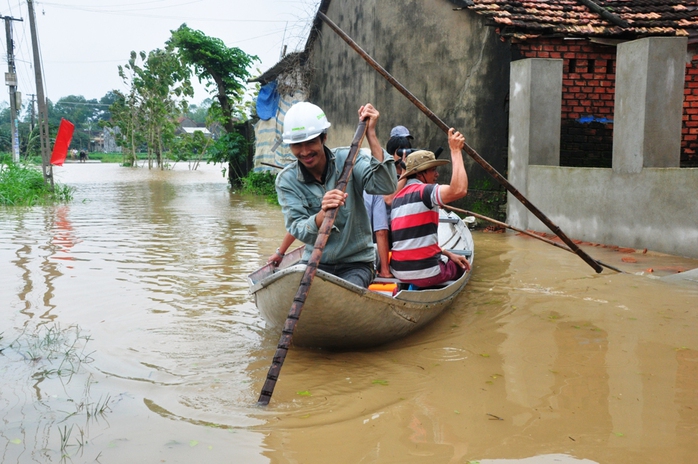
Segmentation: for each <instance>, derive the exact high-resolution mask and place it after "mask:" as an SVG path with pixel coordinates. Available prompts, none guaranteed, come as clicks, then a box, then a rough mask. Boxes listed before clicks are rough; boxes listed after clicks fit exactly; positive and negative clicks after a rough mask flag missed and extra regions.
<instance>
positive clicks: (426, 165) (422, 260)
mask: <svg viewBox="0 0 698 464" xmlns="http://www.w3.org/2000/svg"><path fill="white" fill-rule="evenodd" d="M448 146H449V148H450V150H451V161H450V162H449V161H448V160H439V159H436V157H435V156H434V153H432V152H430V151H427V150H420V151H416V152H414V153H411V154H410V155H409V156H407V159H406V161H405V166H406V169H405V171H404V172H403V173H402V175H401V176H400V180H403V179H406V181H407V182H406V184H405V186H404V187H403V188H402V190H400V191H399V192H398V193H397V195H395V198H394V199H393V204H392V210H391V213H390V223H391V229H392V237H393V248H392V258H391V260H390V270H391V272H392V273H393V275H394V276H395V277H396V278H398V279H400V280H401V281H403V282H407V283H411V284H414V285H415V286H417V287H422V288H424V287H432V286H434V285H439V284H441V283H443V282H446V281H449V280H455V279H458V278H459V277H460V276H462V275H463V273H464V272H466V271H467V270H468V269H469V268H470V265H469V263H468V260H467V259H466V257H465V256H460V255H456V254H454V253H451V252H448V251H446V250H442V249H441V247H439V236H438V228H439V206H443V205H446V204H447V203H450V202H452V201H455V200H458V199H460V198H463V197H464V196H465V195H466V194H467V193H468V175H467V173H466V172H465V165H464V164H463V152H462V150H463V147H464V146H465V137H463V135H462V134H461V133H460V132H457V131H456V130H455V129H453V128H451V129H449V131H448ZM448 163H451V164H452V172H451V182H450V183H449V184H448V185H439V184H437V183H436V181H437V179H438V178H439V173H438V172H437V170H436V168H437V167H438V166H441V165H444V164H448Z"/></svg>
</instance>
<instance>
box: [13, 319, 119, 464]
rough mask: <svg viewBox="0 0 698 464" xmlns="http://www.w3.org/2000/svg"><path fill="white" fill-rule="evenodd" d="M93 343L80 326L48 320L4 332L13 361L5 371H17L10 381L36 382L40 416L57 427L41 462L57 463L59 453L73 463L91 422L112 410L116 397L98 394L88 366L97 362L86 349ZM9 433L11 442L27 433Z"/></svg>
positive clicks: (81, 448) (18, 384)
mask: <svg viewBox="0 0 698 464" xmlns="http://www.w3.org/2000/svg"><path fill="white" fill-rule="evenodd" d="M89 342H90V336H89V335H84V334H83V333H82V331H81V329H80V327H79V326H77V325H71V326H69V327H67V328H66V327H61V326H60V325H59V324H57V323H54V324H51V323H49V324H41V325H39V326H37V327H34V328H30V327H25V328H24V330H23V331H22V332H21V333H19V334H18V335H17V336H16V337H14V339H13V340H12V341H8V340H7V337H3V334H1V333H0V352H1V353H2V354H3V356H4V358H5V360H6V361H8V362H10V363H12V362H14V367H13V368H12V369H6V371H5V374H4V375H6V376H13V375H14V376H15V377H14V378H13V379H12V380H10V381H9V382H10V383H11V384H12V385H15V386H17V389H18V390H19V391H21V389H22V387H21V386H22V385H27V386H28V385H33V386H34V388H32V389H31V391H32V392H34V393H35V394H36V397H35V398H34V402H35V403H36V404H40V405H41V408H36V410H37V411H40V418H38V419H37V420H38V421H41V422H42V423H44V424H45V426H46V428H47V429H49V428H54V427H57V429H58V434H57V435H58V436H57V437H56V435H53V437H54V438H53V439H52V440H47V443H48V445H47V446H45V447H44V448H43V449H42V450H41V453H42V458H44V459H43V460H42V462H53V461H54V458H55V460H56V461H57V460H58V459H59V458H60V462H72V461H71V460H70V459H71V458H72V457H75V456H80V457H82V453H83V451H84V447H85V445H86V444H87V443H88V438H89V433H90V425H91V424H92V423H96V422H98V421H99V420H100V419H102V418H104V417H105V416H106V414H107V413H108V412H110V411H111V408H110V405H111V404H112V403H113V402H114V401H113V399H112V397H111V395H110V394H108V393H104V394H101V395H100V396H99V398H97V399H94V398H93V394H92V392H91V389H92V386H93V384H96V383H98V382H97V381H95V379H94V378H93V376H92V374H90V373H89V371H88V370H87V369H85V365H86V364H89V363H91V362H92V361H93V359H92V357H91V355H92V352H89V351H88V350H87V344H88V343H89ZM5 380H6V381H8V377H5ZM37 385H41V387H40V388H37ZM13 388H15V387H13ZM7 433H9V434H11V436H12V438H11V439H10V443H13V444H16V445H21V444H22V442H23V439H22V438H20V437H22V434H21V433H19V432H18V431H17V430H16V429H13V428H10V429H9V430H8V431H7ZM100 454H101V453H100ZM95 461H96V459H95ZM90 462H91V461H90ZM97 462H99V461H97Z"/></svg>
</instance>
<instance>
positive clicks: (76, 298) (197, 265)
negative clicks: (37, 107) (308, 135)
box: [0, 164, 698, 464]
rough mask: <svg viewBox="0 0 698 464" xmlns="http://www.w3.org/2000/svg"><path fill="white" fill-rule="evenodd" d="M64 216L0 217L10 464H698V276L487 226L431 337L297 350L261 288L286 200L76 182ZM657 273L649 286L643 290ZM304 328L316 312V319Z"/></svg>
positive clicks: (132, 172)
mask: <svg viewBox="0 0 698 464" xmlns="http://www.w3.org/2000/svg"><path fill="white" fill-rule="evenodd" d="M54 172H55V173H56V178H57V181H58V182H59V183H62V184H68V185H72V186H74V187H75V189H76V190H75V195H74V200H73V201H72V202H71V203H70V204H67V205H58V206H52V207H35V208H4V209H0V258H1V259H0V275H1V276H2V280H3V283H2V285H0V301H1V302H2V303H1V304H2V306H1V307H2V311H3V317H2V319H1V320H0V350H1V351H0V373H1V380H0V419H1V421H0V462H2V463H22V464H24V463H47V462H54V463H59V462H66V463H92V462H99V463H103V464H107V463H126V462H128V463H219V462H220V463H223V462H226V463H228V462H234V463H294V464H295V463H298V464H301V463H302V464H306V463H369V462H386V463H468V462H475V461H477V462H479V463H481V464H486V463H487V464H504V463H507V464H531V463H553V462H554V463H563V464H571V463H585V464H589V463H591V464H593V463H599V464H601V463H614V464H618V463H620V464H625V463H627V464H630V463H633V464H635V463H645V462H646V463H657V462H670V463H694V462H696V461H697V459H698V458H697V457H696V456H698V440H697V439H696V437H698V285H695V284H693V285H690V284H682V283H671V282H668V281H665V280H663V279H662V277H663V276H668V275H672V274H676V272H677V271H678V270H689V269H693V268H698V260H690V259H686V258H680V257H674V256H667V255H661V254H657V253H652V252H651V251H650V252H648V253H645V254H643V253H621V252H618V251H615V250H613V249H610V248H601V247H591V246H587V247H584V249H585V251H587V252H588V253H589V254H590V255H591V256H593V257H594V258H596V259H599V260H601V261H603V262H604V263H608V264H610V265H613V266H615V267H618V268H621V269H623V270H625V271H627V272H628V274H618V273H615V272H613V271H609V270H604V272H603V273H602V274H596V273H595V272H594V271H593V270H592V269H591V268H590V267H589V266H588V265H587V264H586V263H584V262H583V261H582V260H581V259H579V257H577V256H576V255H573V254H571V253H567V252H565V251H562V250H560V249H558V248H555V247H553V246H550V245H548V244H545V243H542V242H539V241H536V240H533V239H531V238H527V237H521V236H518V235H516V234H514V233H507V234H490V233H483V232H475V233H474V239H475V266H474V272H473V276H472V278H471V280H470V283H469V284H468V286H467V287H466V289H465V291H464V292H463V293H462V294H461V295H460V297H459V298H458V299H457V300H456V303H455V304H454V305H453V306H451V308H449V309H448V310H447V311H446V312H445V313H443V314H442V315H441V316H440V317H439V318H438V319H437V320H436V321H435V322H434V323H433V324H431V325H429V326H428V327H426V328H425V329H424V330H422V331H420V332H418V333H416V334H414V335H413V336H410V337H408V338H406V339H403V340H401V341H398V342H395V343H392V344H390V345H387V346H382V347H378V348H375V349H372V350H367V351H359V352H343V353H333V352H328V351H322V350H311V349H300V348H294V349H292V350H291V351H290V352H289V354H288V357H287V358H286V362H285V364H284V367H283V370H282V371H281V376H280V378H279V382H278V383H277V385H276V389H275V392H274V396H273V398H272V400H271V404H270V405H269V406H268V407H267V408H259V407H257V406H256V401H257V397H258V395H259V390H260V388H261V386H262V383H263V381H264V378H265V376H266V373H267V369H268V368H269V365H270V362H271V357H272V355H273V353H274V350H275V348H276V344H277V342H278V338H279V334H278V333H274V332H271V331H269V330H267V329H265V324H264V321H263V320H262V319H261V318H260V317H259V315H258V313H257V310H256V308H255V307H254V304H253V302H252V300H251V299H250V297H249V296H248V292H247V288H248V287H247V281H246V276H247V274H248V273H250V272H252V271H253V270H255V269H256V268H257V267H258V266H259V265H261V264H262V263H263V262H264V261H265V260H266V257H267V256H269V255H270V254H271V253H272V252H273V251H274V250H275V249H276V247H277V246H279V243H280V242H281V239H282V237H283V235H284V227H283V220H282V217H281V212H280V209H279V208H278V206H273V205H269V204H268V203H266V202H265V201H264V200H262V199H260V198H256V197H250V196H244V197H243V196H239V195H237V194H234V193H231V192H230V191H229V190H228V188H227V186H226V183H225V178H224V177H223V176H222V174H221V172H220V168H219V167H214V166H202V167H201V168H200V170H198V171H189V170H187V167H186V165H178V166H177V169H175V170H174V171H165V172H161V171H155V170H153V171H148V170H147V169H127V168H122V167H119V166H117V165H115V164H66V165H65V166H64V167H62V168H55V169H54ZM650 270H651V271H652V272H650ZM301 317H302V316H301Z"/></svg>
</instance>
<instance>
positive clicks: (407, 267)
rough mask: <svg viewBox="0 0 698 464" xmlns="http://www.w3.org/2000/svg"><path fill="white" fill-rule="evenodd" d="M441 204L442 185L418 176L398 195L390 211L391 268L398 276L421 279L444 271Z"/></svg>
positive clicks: (403, 278) (402, 278)
mask: <svg viewBox="0 0 698 464" xmlns="http://www.w3.org/2000/svg"><path fill="white" fill-rule="evenodd" d="M439 205H443V202H442V201H441V195H440V193H439V185H438V184H425V183H423V182H421V181H419V180H417V179H410V180H409V181H407V184H406V185H405V187H404V188H403V189H402V190H400V192H398V194H397V195H395V198H394V199H393V207H392V210H391V212H390V228H391V231H392V237H393V246H392V258H391V260H390V271H391V272H392V273H393V275H394V276H395V277H397V278H398V279H400V280H404V281H411V280H419V279H426V278H429V277H434V276H436V275H439V274H440V273H441V268H440V266H439V262H440V261H441V247H439V234H438V230H439Z"/></svg>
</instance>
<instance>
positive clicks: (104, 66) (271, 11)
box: [0, 0, 319, 104]
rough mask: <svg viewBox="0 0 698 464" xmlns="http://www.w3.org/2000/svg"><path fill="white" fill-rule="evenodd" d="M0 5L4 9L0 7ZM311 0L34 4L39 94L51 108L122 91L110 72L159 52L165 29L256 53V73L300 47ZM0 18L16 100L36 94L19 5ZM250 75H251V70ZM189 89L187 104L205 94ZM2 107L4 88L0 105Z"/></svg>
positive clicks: (11, 2)
mask: <svg viewBox="0 0 698 464" xmlns="http://www.w3.org/2000/svg"><path fill="white" fill-rule="evenodd" d="M3 2H5V3H3ZM318 4H319V1H318V0H140V1H139V0H48V1H36V0H35V1H34V10H35V14H36V27H37V34H38V37H39V47H40V50H41V56H42V69H43V75H44V92H45V95H46V97H47V98H48V99H50V100H51V101H52V102H54V103H55V102H57V101H58V100H59V99H60V98H61V97H65V96H68V95H82V96H84V97H85V98H87V99H93V98H96V99H100V98H101V97H103V96H104V95H105V94H106V93H107V92H108V91H109V90H112V89H119V90H126V86H125V85H124V84H123V82H122V80H121V78H120V77H119V74H118V70H117V66H119V65H123V64H126V63H127V61H128V58H129V56H130V53H131V51H132V50H134V51H136V52H139V51H145V52H146V53H147V52H149V51H150V50H154V49H156V48H164V46H165V41H166V40H167V39H168V38H169V37H170V31H171V30H174V29H177V28H178V27H179V26H180V25H181V24H182V23H186V24H187V25H188V26H189V27H190V28H192V29H197V30H200V31H202V32H203V33H204V34H206V35H208V36H211V37H217V38H219V39H221V40H223V42H224V43H225V44H226V45H227V46H229V47H238V48H240V49H241V50H243V51H244V52H246V53H248V54H251V55H257V56H258V57H259V58H260V60H261V62H260V63H257V64H256V65H255V67H258V68H259V69H260V70H261V71H262V72H264V71H266V70H267V69H269V68H270V67H272V66H273V65H274V64H276V63H277V62H278V61H279V59H280V57H281V51H282V48H283V46H284V45H287V47H288V48H287V52H292V51H296V50H299V49H302V48H303V46H304V45H305V40H306V38H307V35H308V31H309V27H310V24H311V22H312V18H313V17H314V15H315V13H316V11H317V6H318ZM0 14H1V15H2V16H10V17H13V18H21V19H23V21H22V22H19V21H12V30H13V36H14V42H15V48H14V53H15V67H16V69H17V90H18V91H19V92H22V96H23V98H22V99H23V101H24V103H25V104H26V103H27V102H29V99H30V97H29V94H36V84H35V78H34V67H33V64H32V63H33V58H32V56H33V55H32V43H31V31H30V26H29V17H28V10H27V2H26V0H21V1H20V0H0ZM4 26H5V24H4V21H3V22H2V28H3V29H2V33H0V43H1V44H2V45H1V46H0V50H2V64H0V66H3V69H2V72H6V71H7V44H6V39H5V37H6V35H5V29H4ZM252 74H253V75H258V72H257V71H256V70H254V69H253V71H252ZM193 82H194V83H195V85H196V87H195V88H196V96H195V97H194V99H193V101H192V103H195V104H198V103H200V102H201V101H202V100H203V99H204V98H207V97H208V95H207V93H206V92H205V90H204V89H203V86H199V85H198V84H197V82H198V81H197V79H196V78H194V80H193ZM3 100H4V101H8V90H7V87H5V90H4V92H0V101H3Z"/></svg>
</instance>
